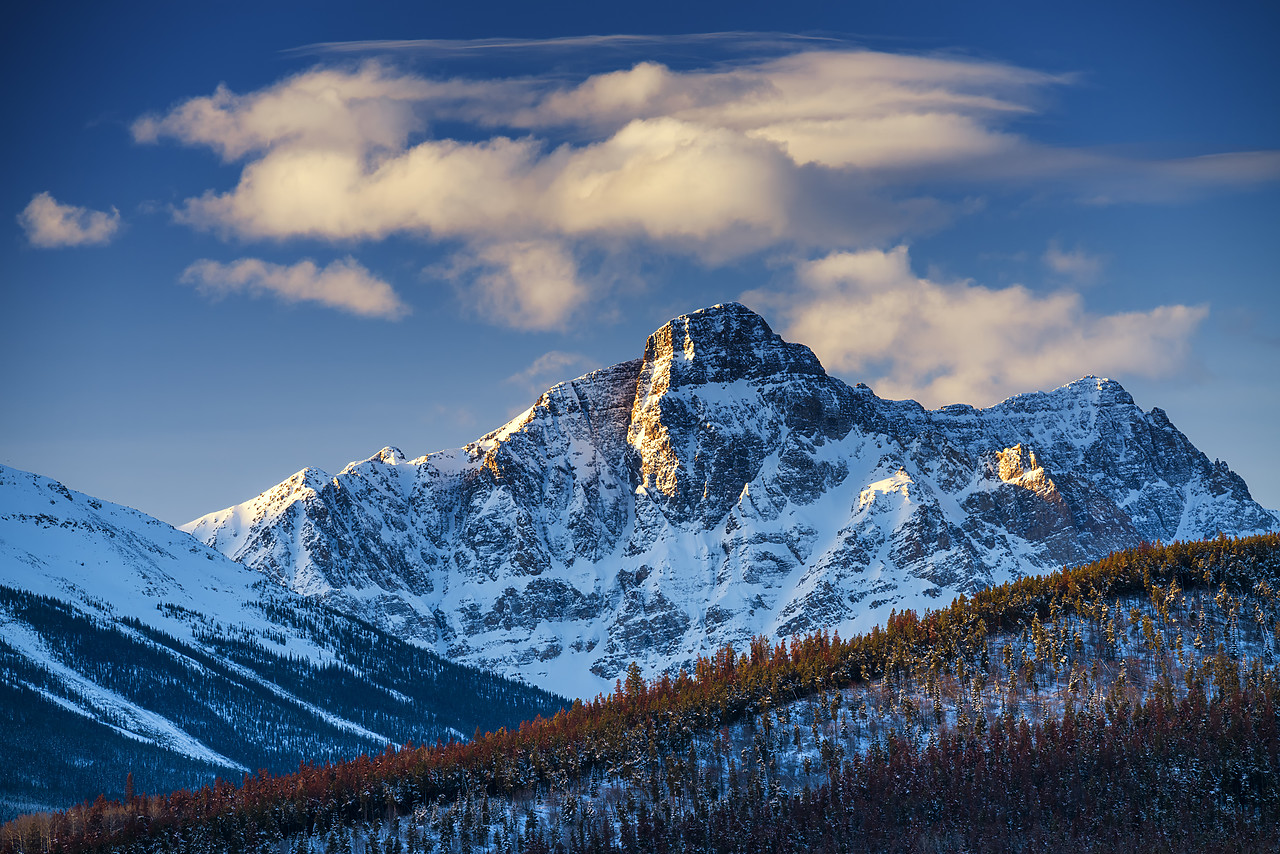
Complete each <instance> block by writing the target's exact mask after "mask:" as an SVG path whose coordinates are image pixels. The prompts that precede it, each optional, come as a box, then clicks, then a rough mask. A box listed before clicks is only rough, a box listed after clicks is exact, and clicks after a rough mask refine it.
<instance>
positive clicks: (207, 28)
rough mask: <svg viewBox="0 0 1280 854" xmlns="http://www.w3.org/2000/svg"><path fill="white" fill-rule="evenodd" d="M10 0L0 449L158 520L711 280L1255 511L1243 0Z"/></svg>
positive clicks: (1261, 320)
mask: <svg viewBox="0 0 1280 854" xmlns="http://www.w3.org/2000/svg"><path fill="white" fill-rule="evenodd" d="M26 5H27V7H26V8H23V9H21V10H20V11H18V12H16V13H11V19H10V22H9V26H7V27H6V29H5V35H4V37H3V38H4V40H5V44H4V51H3V58H2V59H0V61H2V62H3V63H4V65H5V68H4V74H5V77H4V79H5V80H6V81H7V83H6V86H5V87H4V90H3V91H2V92H0V99H2V103H3V108H4V111H5V114H6V115H7V116H9V119H8V122H7V126H8V127H9V128H10V130H9V132H7V133H6V134H4V135H3V137H2V138H0V152H2V153H3V157H2V158H0V163H3V167H2V168H3V169H4V180H3V182H2V183H0V213H4V216H0V222H6V223H7V225H6V226H4V227H3V229H2V230H0V233H3V239H0V272H2V278H0V283H2V286H3V290H2V291H0V318H2V322H3V326H4V335H3V337H0V388H2V389H3V404H2V405H0V462H3V463H4V464H6V465H10V466H14V467H17V468H21V469H26V470H29V471H35V472H38V473H40V474H43V475H46V476H49V477H54V478H56V479H59V480H61V481H63V482H64V483H66V484H67V485H68V486H70V487H72V488H74V489H78V490H81V491H83V492H87V493H90V494H93V495H97V496H99V497H102V498H105V499H108V500H112V501H117V502H120V503H123V504H127V505H129V506H133V507H136V508H138V509H141V510H143V511H145V512H147V513H150V514H152V515H154V516H157V517H159V518H161V519H164V520H165V521H168V522H171V523H175V524H180V523H183V522H186V521H188V520H190V519H193V518H195V517H197V516H199V515H202V514H204V513H207V512H211V511H214V510H217V509H220V508H223V507H226V506H229V505H231V504H234V503H237V502H240V501H243V500H246V499H248V498H251V497H252V496H254V495H256V494H258V493H259V492H261V491H264V490H266V489H268V488H269V487H271V486H272V485H274V484H276V483H278V482H279V481H281V480H283V479H285V478H287V477H288V476H289V475H291V474H292V473H293V472H295V471H297V470H299V469H301V468H303V467H305V466H309V465H310V466H317V467H320V468H322V469H325V470H327V471H337V470H339V469H341V468H342V467H343V466H344V465H345V464H346V463H347V462H349V461H352V460H358V459H364V458H366V457H369V456H371V455H373V454H374V453H376V452H377V451H378V450H379V449H380V448H382V447H383V446H385V445H394V446H397V447H399V448H400V449H401V450H403V451H404V452H405V453H406V454H408V455H409V456H410V457H415V456H419V455H422V454H425V453H428V452H430V451H434V450H439V449H443V448H449V447H456V446H459V445H461V444H464V443H465V442H467V441H470V440H472V439H475V438H478V437H479V436H480V435H482V434H484V433H485V432H488V431H489V430H491V429H494V428H496V427H498V426H499V425H501V424H502V423H503V422H504V421H506V420H507V419H508V418H510V417H511V416H513V415H515V414H516V413H518V412H519V411H521V410H523V409H524V408H526V407H527V406H528V405H529V404H530V403H532V402H533V401H534V400H535V399H536V398H537V396H538V395H539V394H540V393H541V391H542V390H544V389H545V388H547V387H549V386H550V385H553V384H554V383H556V382H560V381H562V380H566V379H570V378H572V377H574V376H577V375H580V374H582V373H585V372H587V371H589V370H592V369H594V368H598V367H603V366H606V365H610V364H614V363H616V362H620V361H624V360H626V359H632V358H636V357H638V356H639V355H641V354H642V352H643V347H644V341H645V337H646V336H647V335H648V334H649V333H650V332H652V331H653V330H655V329H657V328H658V327H660V326H661V325H662V324H664V323H665V322H666V321H667V320H669V319H670V318H671V317H674V316H676V315H679V314H682V313H686V312H689V311H693V310H696V309H698V308H701V307H704V306H707V305H712V304H715V303H718V302H724V301H727V300H739V301H742V302H744V303H745V304H746V305H748V306H750V307H751V308H753V309H755V310H756V311H759V312H760V313H761V314H762V315H764V317H765V318H766V319H767V320H768V321H769V323H770V324H771V325H772V326H773V328H774V329H775V330H776V331H778V332H779V333H780V334H782V335H783V336H784V337H785V338H787V339H788V340H793V341H799V342H802V343H805V344H807V345H809V346H810V347H812V348H813V349H814V351H815V352H816V353H817V355H818V356H819V358H820V359H821V360H822V362H823V364H824V365H825V366H826V367H827V369H828V371H830V372H831V373H833V374H835V375H837V376H839V377H841V378H843V379H845V380H847V381H849V382H865V383H867V384H868V385H870V386H871V387H872V388H873V389H874V390H875V391H876V392H877V393H878V394H880V395H881V396H883V397H891V398H905V397H911V398H915V399H918V400H920V401H921V402H923V403H925V404H926V405H927V406H930V407H934V406H940V405H945V404H948V403H955V402H966V403H972V404H975V405H990V404H993V403H996V402H998V401H1000V400H1001V399H1003V398H1005V397H1007V396H1009V395H1012V394H1015V393H1019V392H1025V391H1033V390H1037V389H1050V388H1054V387H1056V386H1059V385H1062V384H1063V383H1066V382H1070V381H1071V380H1073V379H1076V378H1078V377H1080V376H1083V375H1086V374H1095V375H1104V376H1110V377H1111V378H1113V379H1116V380H1119V381H1120V382H1121V383H1122V384H1123V385H1124V386H1125V387H1126V388H1127V389H1128V390H1129V391H1130V392H1131V393H1132V394H1133V396H1134V398H1135V399H1136V401H1137V403H1138V404H1139V405H1141V406H1142V407H1143V408H1144V409H1150V408H1152V407H1155V406H1159V407H1160V408H1162V409H1164V410H1165V411H1166V412H1167V413H1168V414H1169V416H1170V418H1171V419H1172V421H1173V422H1174V424H1175V425H1176V426H1178V427H1179V428H1180V429H1181V430H1182V431H1183V432H1185V433H1186V434H1187V435H1188V436H1189V437H1190V439H1191V440H1192V441H1193V442H1194V443H1195V444H1196V445H1197V446H1198V447H1199V448H1200V449H1201V450H1203V451H1204V452H1205V453H1206V454H1208V456H1209V457H1210V458H1221V459H1224V460H1226V461H1227V462H1228V463H1229V464H1230V465H1231V466H1232V468H1234V469H1235V470H1236V471H1237V472H1238V473H1240V474H1241V475H1242V476H1243V477H1244V478H1245V480H1246V481H1247V482H1248V483H1249V485H1250V487H1251V489H1252V491H1253V494H1254V496H1255V498H1257V499H1258V500H1259V501H1261V502H1262V503H1263V504H1264V505H1265V506H1268V507H1272V508H1276V507H1280V443H1277V442H1276V437H1277V434H1278V432H1280V431H1277V428H1276V425H1277V424H1280V371H1277V366H1278V365H1280V287H1277V283H1278V277H1280V273H1278V272H1277V271H1280V240H1277V239H1276V236H1277V234H1280V110H1277V109H1276V96H1275V93H1276V92H1277V91H1278V84H1280V52H1277V51H1276V50H1275V49H1274V43H1275V40H1276V36H1277V34H1280V27H1277V22H1276V19H1275V17H1274V14H1275V13H1274V12H1273V11H1271V10H1269V9H1268V8H1267V6H1266V4H1262V3H1234V2H1225V3H1219V4H1205V3H1188V2H1180V0H1172V2H1169V0H1166V2H1160V3H1148V2H1132V3H1125V4H1114V3H1103V2H1093V0H1085V2H1076V3H1072V4H1062V5H1052V6H1051V5H1050V4H1029V3H1012V2H1008V3H1005V2H999V3H997V2H992V3H966V4H955V3H953V2H921V1H920V0H905V1H904V2H895V3H879V2H877V3H870V2H861V3H813V2H804V0H797V1H796V2H789V3H785V4H781V3H768V4H766V3H754V2H734V3H691V2H681V3H668V2H656V3H646V4H636V5H629V6H625V7H624V6H622V5H619V4H596V3H576V2H569V3H555V4H529V3H496V4H495V3H487V4H454V5H450V6H445V5H443V4H423V3H378V2H370V3H365V4H361V8H360V9H358V10H352V9H343V10H338V9H332V8H315V7H316V6H325V5H326V4H311V3H290V2H267V3H263V2H255V3H252V4H251V3H242V2H227V3H221V4H216V5H215V6H213V7H206V6H200V5H196V4H172V3H148V2H134V3H127V4H126V3H111V2H104V3H70V4H57V5H55V4H26ZM327 5H333V6H337V5H339V4H327ZM342 5H346V4H342ZM606 5H614V6H616V8H601V7H602V6H606Z"/></svg>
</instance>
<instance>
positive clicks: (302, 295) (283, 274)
mask: <svg viewBox="0 0 1280 854" xmlns="http://www.w3.org/2000/svg"><path fill="white" fill-rule="evenodd" d="M180 281H182V282H183V283H184V284H189V285H194V286H195V287H196V288H197V289H198V290H199V291H200V292H201V293H203V294H206V295H207V296H210V297H213V298H221V297H224V296H227V295H229V294H235V293H248V294H250V295H252V296H264V295H269V296H273V297H275V298H276V299H279V300H281V301H283V302H290V303H296V302H315V303H319V304H321V305H324V306H328V307H330V308H336V309H339V310H341V311H346V312H349V313H351V314H356V315H360V316H362V317H378V318H383V319H385V320H398V319H400V318H401V317H404V316H405V315H407V314H409V312H410V309H409V307H408V306H407V305H405V304H404V303H403V302H402V301H401V300H400V297H399V296H397V295H396V292H395V291H394V290H393V289H392V287H391V285H389V284H387V283H386V282H384V281H382V280H381V279H379V278H377V277H376V276H374V275H373V274H372V273H370V272H369V271H368V270H367V269H365V268H364V267H363V266H361V265H360V264H359V263H358V262H356V261H355V259H353V258H346V259H343V260H340V261H334V262H332V263H331V264H329V265H328V266H327V267H323V268H321V267H317V266H316V265H315V263H314V262H312V261H300V262H299V263H297V264H293V265H290V266H284V265H281V264H271V263H268V262H266V261H261V260H259V259H257V258H241V259H240V260H238V261H233V262H232V263H230V264H223V263H220V262H218V261H211V260H208V259H202V260H200V261H197V262H195V263H194V264H192V265H191V266H189V267H187V269H186V270H184V271H183V273H182V276H181V279H180Z"/></svg>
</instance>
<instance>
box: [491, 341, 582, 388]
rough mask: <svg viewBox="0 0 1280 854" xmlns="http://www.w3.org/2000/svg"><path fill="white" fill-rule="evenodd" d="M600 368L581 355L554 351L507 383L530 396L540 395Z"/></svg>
mask: <svg viewBox="0 0 1280 854" xmlns="http://www.w3.org/2000/svg"><path fill="white" fill-rule="evenodd" d="M598 367H600V363H599V362H597V361H595V360H594V359H592V358H591V357H590V356H584V355H583V354H581V353H566V352H565V351H563V350H552V351H550V352H548V353H543V354H542V355H541V356H539V357H538V358H536V359H534V360H533V362H532V363H530V365H529V367H527V368H525V369H524V370H523V371H520V372H518V373H514V374H512V375H511V376H509V377H507V379H506V381H507V382H508V383H511V384H512V385H515V386H518V387H520V388H522V389H524V390H525V391H528V392H529V393H530V394H539V393H541V392H543V391H545V390H546V389H548V388H550V387H551V386H553V385H555V384H556V383H559V382H563V381H565V380H567V379H571V378H573V377H575V376H580V375H581V374H583V373H585V372H587V371H591V370H594V369H596V368H598Z"/></svg>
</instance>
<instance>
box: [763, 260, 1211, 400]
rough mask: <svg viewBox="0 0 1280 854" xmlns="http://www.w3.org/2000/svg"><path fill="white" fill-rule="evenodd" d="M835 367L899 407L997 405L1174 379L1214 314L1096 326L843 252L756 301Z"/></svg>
mask: <svg viewBox="0 0 1280 854" xmlns="http://www.w3.org/2000/svg"><path fill="white" fill-rule="evenodd" d="M743 299H744V301H746V302H748V303H752V304H755V305H758V306H761V307H766V308H771V309H773V310H775V311H776V312H777V313H779V314H780V315H781V316H782V317H783V318H784V319H785V322H786V329H785V331H784V335H785V337H787V338H790V339H791V340H794V341H803V342H804V343H806V344H808V345H809V346H810V347H812V348H813V350H814V352H815V353H817V355H818V357H819V358H820V359H821V360H822V362H823V364H825V365H826V366H827V367H828V368H830V369H833V370H835V371H838V372H840V373H843V374H846V375H849V376H851V377H853V378H856V379H858V380H861V381H864V382H867V383H868V384H869V385H871V386H872V387H874V388H875V389H876V391H877V392H878V393H879V394H881V395H885V396H888V397H893V398H908V397H909V398H914V399H916V400H919V401H921V402H922V403H925V404H926V405H928V406H940V405H943V404H947V403H972V404H977V405H989V404H992V403H996V402H998V401H1000V400H1002V399H1004V398H1005V397H1007V396H1009V395H1010V394H1014V393H1017V392H1021V391H1026V390H1027V389H1033V388H1052V387H1054V386H1057V385H1060V384H1061V383H1064V382H1068V381H1070V380H1072V379H1076V378H1077V377H1080V376H1082V375H1085V374H1091V373H1092V374H1097V375H1108V374H1109V375H1113V376H1119V377H1126V376H1143V377H1160V376H1168V375H1170V374H1172V373H1175V372H1176V371H1178V370H1180V369H1181V368H1182V366H1183V365H1184V364H1185V362H1186V358H1187V355H1188V352H1189V347H1190V338H1191V336H1192V334H1193V333H1194V332H1195V331H1196V329H1197V328H1198V327H1199V325H1200V323H1201V321H1203V320H1204V318H1205V317H1206V316H1207V314H1208V307H1207V306H1185V305H1165V306H1159V307H1157V308H1154V309H1151V310H1150V311H1145V312H1124V313H1119V314H1110V315H1096V314H1092V313H1090V312H1089V311H1087V310H1086V309H1085V307H1084V303H1083V300H1082V298H1081V296H1080V295H1079V294H1078V293H1075V292H1072V291H1059V292H1056V293H1052V294H1047V295H1040V294H1036V293H1034V292H1032V291H1030V290H1028V289H1027V288H1025V287H1022V286H1020V285H1015V286H1013V287H1008V288H1000V289H991V288H986V287H982V286H980V285H975V284H972V283H971V282H968V281H959V282H949V283H939V282H933V281H930V280H928V279H923V278H920V277H918V276H916V275H915V274H914V273H913V272H912V270H911V264H910V259H909V257H908V252H907V248H906V247H905V246H899V247H897V248H896V249H893V250H891V251H888V252H882V251H877V250H868V251H863V252H835V253H831V254H829V255H827V256H825V257H823V258H820V259H818V260H815V261H810V262H806V263H803V264H801V265H800V267H799V268H798V271H797V285H796V288H795V290H794V291H793V292H791V293H787V294H765V293H760V292H755V293H748V294H745V295H744V296H743Z"/></svg>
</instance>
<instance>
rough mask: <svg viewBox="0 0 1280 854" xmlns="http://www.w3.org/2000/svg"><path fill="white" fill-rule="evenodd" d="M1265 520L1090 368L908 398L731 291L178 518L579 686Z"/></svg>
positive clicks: (315, 581) (393, 629) (511, 669)
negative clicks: (514, 401) (560, 379)
mask: <svg viewBox="0 0 1280 854" xmlns="http://www.w3.org/2000/svg"><path fill="white" fill-rule="evenodd" d="M1277 528H1280V516H1278V515H1277V514H1276V513H1274V512H1272V511H1269V510H1266V509H1264V508H1262V507H1261V506H1259V505H1258V504H1257V503H1256V502H1254V501H1253V499H1252V497H1251V496H1250V494H1249V490H1248V487H1247V486H1246V485H1245V483H1244V481H1243V480H1242V479H1241V478H1240V477H1239V476H1238V475H1236V474H1235V473H1234V472H1232V471H1231V470H1230V469H1229V468H1228V467H1227V465H1226V464H1225V463H1222V462H1220V461H1210V460H1209V459H1208V458H1207V457H1206V456H1205V455H1204V454H1203V453H1201V452H1200V451H1198V450H1197V449H1196V448H1195V447H1194V446H1193V445H1192V444H1191V442H1190V441H1188V439H1187V438H1186V437H1185V436H1184V435H1183V434H1182V433H1180V432H1179V431H1178V430H1177V429H1176V428H1175V427H1174V426H1173V424H1171V423H1170V421H1169V419H1168V417H1167V416H1166V415H1165V413H1164V412H1162V411H1161V410H1159V409H1152V410H1150V411H1149V412H1143V411H1142V410H1141V409H1140V408H1139V407H1138V406H1137V405H1136V404H1135V403H1134V401H1133V398H1132V397H1131V396H1130V395H1129V394H1128V392H1126V391H1125V390H1124V389H1123V388H1122V387H1121V386H1120V384H1119V383H1116V382H1114V381H1112V380H1108V379H1099V378H1095V377H1085V378H1083V379H1081V380H1077V381H1076V382H1073V383H1071V384H1069V385H1066V386H1063V387H1061V388H1058V389H1055V390H1053V391H1050V392H1036V393H1031V394H1023V395H1018V396H1016V397H1013V398H1010V399H1009V400H1006V401H1004V402H1003V403H1000V404H998V405H996V406H993V407H990V408H988V409H977V408H974V407H972V406H965V405H954V406H947V407H943V408H942V409H938V410H932V411H930V410H926V409H924V408H923V407H922V406H920V405H919V404H917V403H915V402H914V401H889V400H882V399H880V398H879V397H877V396H876V395H875V394H873V393H872V391H871V389H869V388H867V387H866V386H865V385H862V384H858V385H856V386H849V385H847V384H845V383H843V382H841V381H840V380H838V379H836V378H834V377H831V376H829V375H827V373H826V371H825V370H824V369H823V367H822V365H821V364H820V363H819V362H818V360H817V358H816V357H815V356H814V354H813V353H812V352H811V351H810V350H809V349H808V348H807V347H805V346H803V345H800V344H794V343H788V342H786V341H783V340H782V339H781V338H780V337H779V336H778V335H776V334H774V332H773V331H772V330H771V329H770V328H769V325H768V324H767V323H766V322H765V321H764V319H762V318H761V317H760V316H758V315H756V314H755V313H753V312H751V311H750V310H749V309H747V308H745V307H744V306H741V305H738V304H736V303H729V304H725V305H717V306H714V307H711V308H708V309H704V310H702V311H698V312H694V313H692V314H688V315H684V316H681V317H678V318H675V319H674V320H672V321H671V322H669V323H668V324H666V325H665V326H663V327H662V328H661V329H659V330H658V331H657V332H655V333H654V334H653V335H651V336H650V337H649V339H648V342H647V343H646V345H645V349H644V355H643V357H642V358H640V359H637V360H635V361H631V362H624V363H622V364H619V365H615V366H613V367H611V368H606V369H604V370H600V371H596V372H594V373H591V374H587V375H586V376H583V377H579V378H578V379H575V380H572V381H570V382H565V383H561V384H559V385H557V386H555V387H553V388H551V389H550V390H548V391H547V392H546V393H545V394H543V395H542V396H541V397H540V398H539V399H538V401H537V402H536V403H535V404H534V405H533V406H532V407H530V408H529V409H528V410H526V411H525V412H524V413H522V414H520V415H519V416H517V417H516V418H515V419H513V420H512V421H511V422H509V423H508V424H506V425H505V426H503V427H502V428H500V429H498V430H496V431H494V432H492V433H489V434H488V435H486V436H484V437H482V438H480V439H478V440H477V441H475V442H472V443H471V444H469V445H467V446H465V447H463V448H459V449H455V450H448V451H441V452H438V453H433V454H428V455H426V456H423V457H419V458H417V459H414V460H408V459H406V458H405V456H404V454H402V453H401V452H400V451H399V450H397V449H395V448H384V449H383V450H382V451H381V452H379V453H378V454H376V455H374V456H373V457H371V458H369V459H367V460H364V461H362V462H356V463H352V464H350V465H348V466H347V467H346V468H345V469H343V470H342V471H341V472H340V473H338V474H337V475H329V474H327V473H325V472H322V471H320V470H318V469H312V468H308V469H304V470H303V471H301V472H298V473H297V474H295V475H294V476H293V477H291V478H289V479H288V480H286V481H285V482H283V483H281V484H280V485H278V486H277V487H275V488H274V489H271V490H269V491H267V492H265V493H263V494H262V495H259V496H258V497H256V498H254V499H251V500H249V501H247V502H245V503H243V504H239V505H236V506H235V507H231V508H228V509H226V510H222V511H220V512H217V513H212V514H210V515H207V516H204V517H202V518H200V519H197V520H195V521H193V522H191V523H189V524H188V525H186V526H184V530H188V531H190V532H191V533H193V534H194V535H195V536H196V537H198V538H199V539H200V540H201V541H202V542H204V543H206V544H208V545H209V546H211V547H213V548H216V549H217V550H219V551H221V552H222V553H224V554H226V555H227V556H229V557H231V558H234V559H235V560H237V561H240V562H241V563H243V564H244V565H246V566H249V567H252V568H253V569H255V570H257V571H259V572H261V573H263V574H264V575H265V576H266V577H268V578H270V579H272V580H273V581H275V582H277V583H278V584H279V585H280V586H282V587H285V588H288V589H291V590H293V591H296V592H298V593H302V594H305V595H308V596H314V597H316V598H318V599H320V600H322V601H324V602H326V603H328V604H330V605H332V606H333V607H335V608H337V609H340V610H343V611H345V612H347V613H350V614H354V615H358V616H359V617H361V618H362V619H364V620H367V621H369V622H370V623H373V624H376V625H378V626H379V627H381V628H382V629H384V630H386V631H387V632H389V633H391V634H394V635H396V636H398V637H401V638H404V639H406V640H409V641H411V642H413V643H417V644H421V645H423V646H426V647H428V648H431V649H434V650H436V651H438V652H440V653H441V654H442V655H445V656H447V657H448V658H450V659H453V660H458V661H464V662H467V663H470V664H474V665H477V666H480V667H485V668H492V669H494V670H497V671H498V672H501V673H505V674H508V675H518V676H520V677H521V678H524V679H526V680H528V681H530V682H533V683H535V684H539V685H543V686H547V687H551V688H554V689H555V690H557V691H560V692H563V693H568V694H576V695H578V696H588V697H589V696H591V695H593V694H595V693H596V692H597V691H600V690H607V689H608V688H609V687H611V686H612V685H613V681H614V679H615V678H616V677H617V676H618V675H619V674H620V673H621V672H622V671H623V670H624V669H625V668H626V667H627V665H628V663H629V662H630V661H632V660H636V661H638V662H639V663H640V664H641V665H642V666H643V669H644V671H645V672H646V673H648V674H654V673H657V672H661V671H669V670H672V669H674V668H678V667H679V666H682V665H686V664H688V663H689V662H691V661H692V660H693V659H694V658H695V657H696V656H697V654H698V653H699V652H703V651H708V650H713V649H716V648H718V647H719V646H721V645H723V644H725V643H735V644H740V643H742V642H744V641H746V640H747V639H749V638H750V637H752V636H753V635H756V634H765V635H768V636H788V635H794V634H797V633H804V632H808V631H811V630H813V629H817V628H827V629H838V630H839V631H841V632H844V633H848V632H851V631H857V630H861V629H865V628H867V627H869V626H871V625H873V624H875V623H879V622H883V621H884V619H885V618H886V617H887V616H888V615H889V613H890V611H891V610H892V609H897V610H902V609H903V608H906V607H920V606H921V605H922V604H925V605H927V604H933V605H937V604H945V603H946V602H948V601H949V600H950V599H951V598H952V597H954V596H956V595H958V594H962V593H971V592H973V591H976V590H979V589H983V588H985V587H987V586H990V585H992V584H995V583H999V582H1002V581H1004V580H1007V579H1010V578H1014V577H1017V576H1020V575H1022V574H1025V573H1034V572H1040V571H1047V570H1050V569H1054V568H1057V567H1059V566H1061V565H1063V564H1075V563H1081V562H1084V561H1087V560H1090V559H1092V558H1095V557H1098V556H1101V555H1104V554H1106V553H1108V552H1110V551H1112V550H1114V549H1119V548H1123V547H1127V546H1131V545H1134V544H1137V543H1139V542H1141V541H1143V540H1164V541H1171V540H1175V539H1182V540H1185V539H1199V538H1203V537H1212V536H1216V535H1217V534H1218V533H1220V532H1221V533H1226V534H1229V535H1244V534H1249V533H1254V532H1262V531H1270V530H1275V529H1277Z"/></svg>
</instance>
